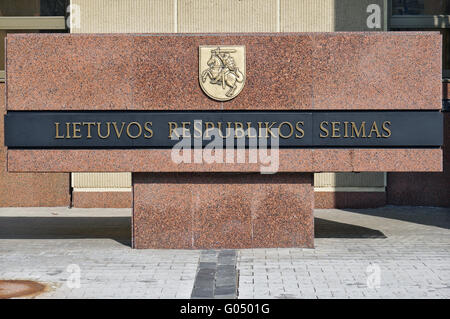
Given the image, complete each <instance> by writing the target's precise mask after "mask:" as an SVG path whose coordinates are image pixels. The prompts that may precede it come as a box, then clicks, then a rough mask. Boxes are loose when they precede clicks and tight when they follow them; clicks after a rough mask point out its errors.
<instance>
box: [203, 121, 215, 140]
mask: <svg viewBox="0 0 450 319" xmlns="http://www.w3.org/2000/svg"><path fill="white" fill-rule="evenodd" d="M213 129H214V123H213V122H205V138H210V136H209V131H211V130H213Z"/></svg>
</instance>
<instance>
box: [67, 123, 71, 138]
mask: <svg viewBox="0 0 450 319" xmlns="http://www.w3.org/2000/svg"><path fill="white" fill-rule="evenodd" d="M66 138H70V123H67V122H66Z"/></svg>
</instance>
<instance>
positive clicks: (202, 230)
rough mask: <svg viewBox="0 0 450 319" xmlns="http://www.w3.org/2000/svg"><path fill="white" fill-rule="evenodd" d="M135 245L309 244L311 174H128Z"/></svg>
mask: <svg viewBox="0 0 450 319" xmlns="http://www.w3.org/2000/svg"><path fill="white" fill-rule="evenodd" d="M133 187H134V210H133V239H134V240H133V242H134V247H135V248H173V249H183V248H193V249H200V248H205V249H212V248H253V247H313V245H314V242H313V238H314V235H313V233H314V224H313V214H312V205H313V202H314V201H313V187H312V175H311V174H280V175H274V176H270V175H259V174H133Z"/></svg>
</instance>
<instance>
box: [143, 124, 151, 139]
mask: <svg viewBox="0 0 450 319" xmlns="http://www.w3.org/2000/svg"><path fill="white" fill-rule="evenodd" d="M152 125H153V123H152V122H145V123H144V129H145V131H146V132H147V133H149V134H148V135H147V134H144V137H145V138H152V137H153V130H152Z"/></svg>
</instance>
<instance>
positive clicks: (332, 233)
mask: <svg viewBox="0 0 450 319" xmlns="http://www.w3.org/2000/svg"><path fill="white" fill-rule="evenodd" d="M314 235H315V237H316V238H387V237H386V236H385V235H384V234H383V233H382V232H380V231H379V230H376V229H371V228H367V227H362V226H357V225H352V224H345V223H340V222H336V221H332V220H327V219H322V218H317V217H315V218H314Z"/></svg>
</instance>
